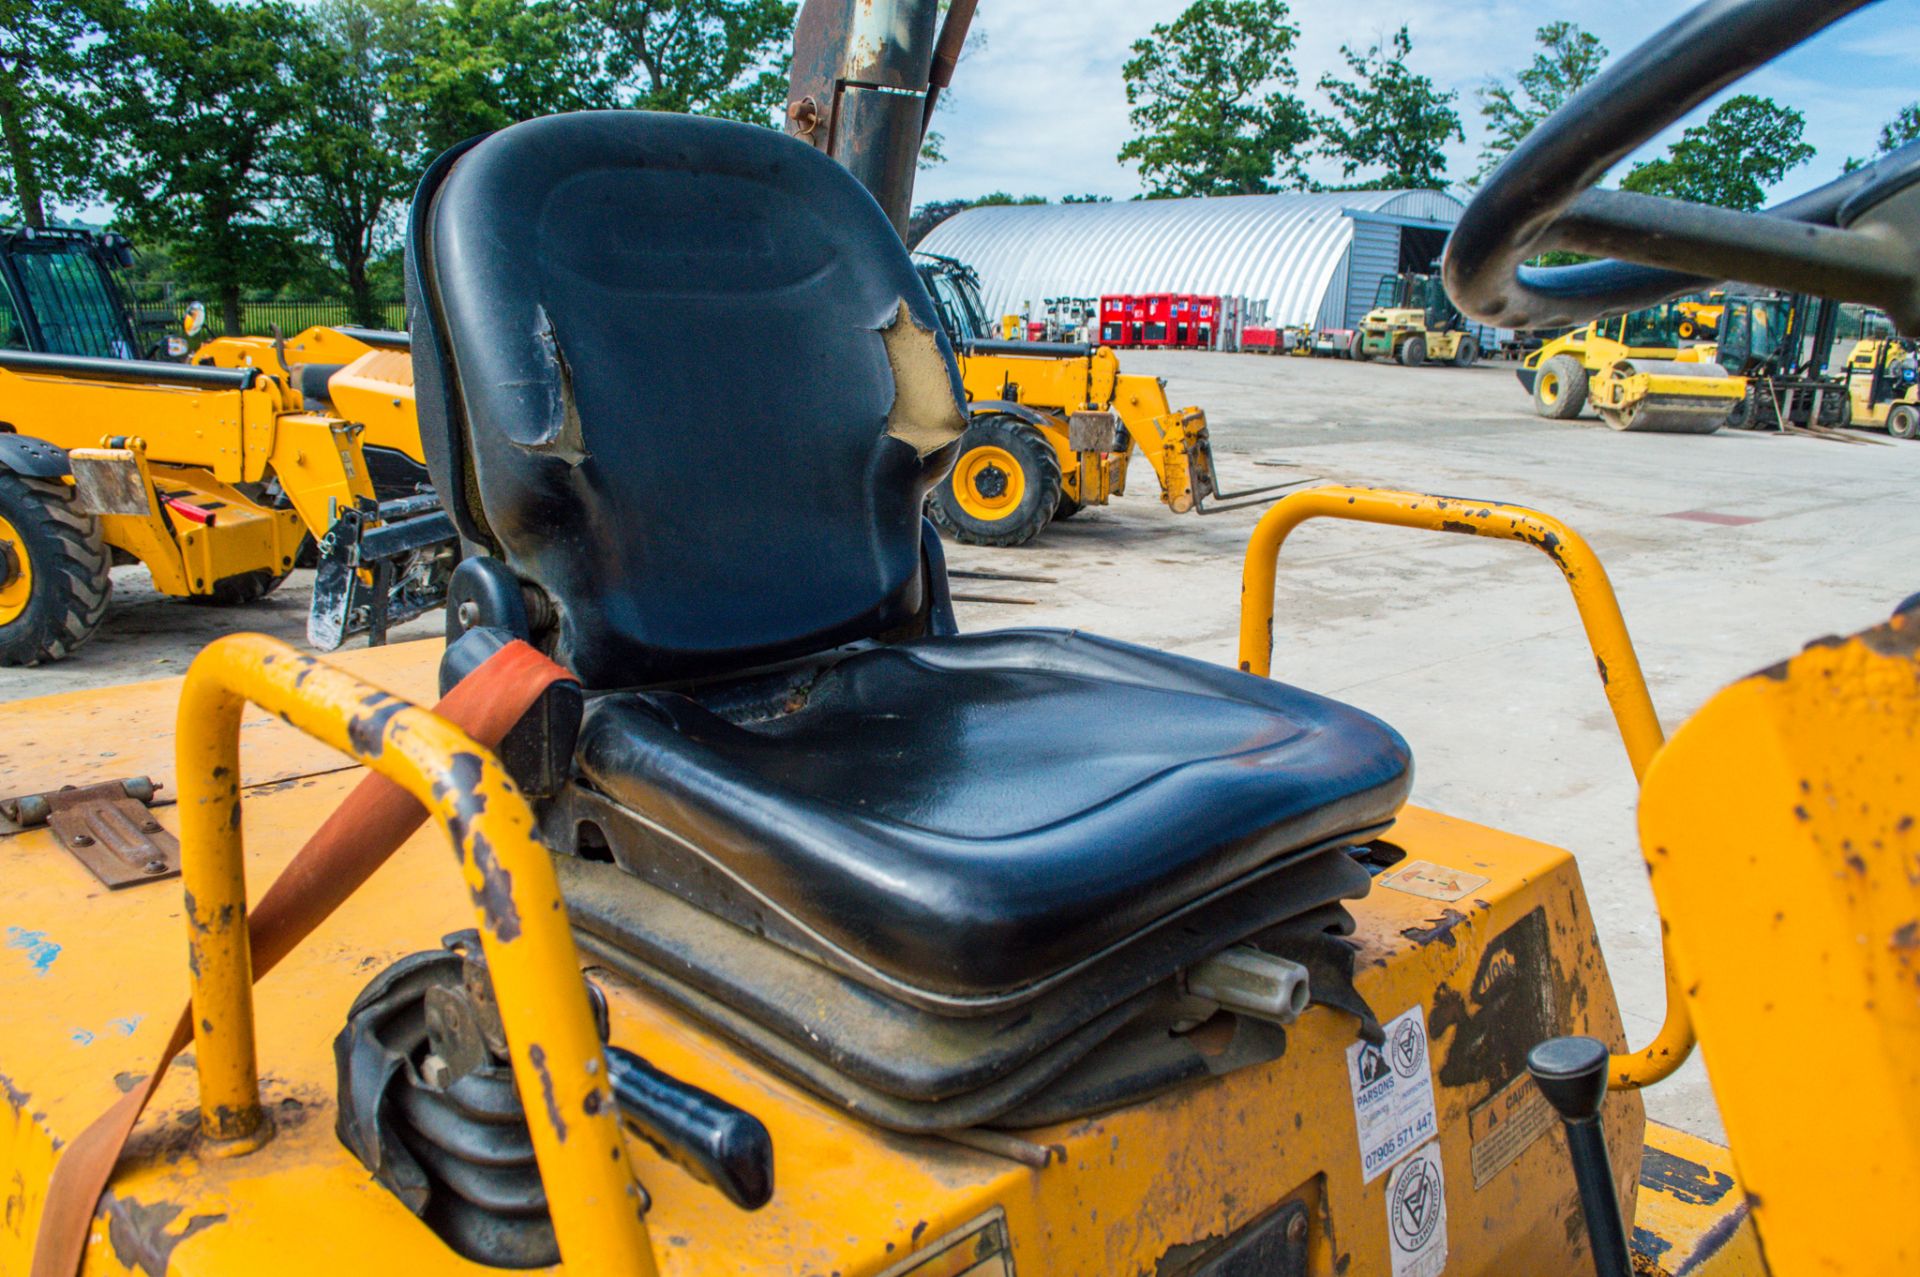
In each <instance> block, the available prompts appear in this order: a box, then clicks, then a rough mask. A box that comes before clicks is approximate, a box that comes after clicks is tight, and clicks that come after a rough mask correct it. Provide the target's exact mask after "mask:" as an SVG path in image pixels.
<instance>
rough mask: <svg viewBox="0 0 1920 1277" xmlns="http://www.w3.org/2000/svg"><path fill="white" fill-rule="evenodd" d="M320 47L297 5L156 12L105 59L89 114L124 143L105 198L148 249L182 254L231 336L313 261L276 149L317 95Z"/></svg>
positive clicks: (136, 17) (134, 17)
mask: <svg viewBox="0 0 1920 1277" xmlns="http://www.w3.org/2000/svg"><path fill="white" fill-rule="evenodd" d="M307 34H308V27H307V24H306V22H305V21H304V15H303V12H302V11H301V10H299V9H297V8H295V7H294V6H293V5H291V4H288V3H285V2H284V0H240V2H238V3H221V0H143V3H140V4H139V5H138V6H137V7H136V8H133V9H131V10H130V11H127V12H125V13H122V14H119V15H116V16H115V18H114V19H113V20H112V22H111V23H110V24H109V26H108V27H107V39H106V40H104V41H102V42H101V43H99V44H98V45H96V46H94V48H93V50H92V54H93V56H92V58H91V70H92V79H93V82H94V85H95V88H94V89H93V91H92V92H91V93H90V94H89V95H88V100H87V106H88V108H89V110H90V111H91V112H92V114H93V116H94V117H95V120H96V123H97V125H98V128H99V136H101V137H104V138H107V139H111V140H112V142H113V143H114V145H113V146H112V147H111V149H110V150H108V151H107V152H106V153H105V154H104V156H103V157H102V160H103V170H104V171H103V175H102V176H103V181H102V186H103V187H104V189H105V192H106V194H107V196H108V197H109V198H110V199H112V201H113V202H114V204H115V205H116V206H117V208H118V210H119V213H120V218H121V219H122V221H123V222H124V223H125V224H126V225H127V227H128V228H129V229H130V230H131V231H132V232H133V234H134V236H135V239H136V242H138V241H153V240H158V241H161V242H164V243H166V244H168V245H169V246H170V248H171V250H172V252H173V254H174V257H175V259H176V260H177V261H178V262H179V264H180V266H181V267H182V269H183V270H185V271H186V272H187V273H188V274H189V275H190V276H191V277H192V278H193V279H195V280H198V281H202V282H204V283H205V284H206V285H207V286H209V287H210V288H212V289H213V290H214V293H215V295H216V296H217V297H218V299H219V301H220V303H221V306H222V310H223V317H224V319H225V321H226V322H227V325H228V328H229V330H230V331H236V330H237V329H238V327H239V315H240V294H241V291H242V289H245V288H249V287H266V288H272V287H278V286H279V284H280V283H282V282H284V281H285V280H286V279H287V278H288V277H289V276H290V275H291V274H292V273H293V272H294V270H295V269H296V268H297V265H298V262H299V258H300V256H301V252H300V248H299V245H298V242H297V237H296V235H295V234H294V231H293V229H292V228H291V227H290V226H289V225H288V224H287V223H286V222H285V221H284V220H282V219H281V217H280V216H279V205H280V202H281V200H282V198H283V196H284V188H283V186H282V184H281V182H280V180H279V178H280V175H279V172H278V170H277V169H276V167H275V163H274V161H275V153H274V147H275V143H276V136H275V134H276V130H277V129H278V128H279V126H280V125H281V124H282V123H283V122H285V121H286V120H287V119H289V118H290V117H292V116H293V115H294V114H296V113H297V112H298V111H299V110H300V108H301V102H302V99H303V97H304V95H305V93H306V88H305V86H304V85H302V84H301V83H300V81H299V76H298V73H297V71H296V68H295V65H294V60H293V51H294V50H296V49H298V48H299V47H300V46H301V43H302V41H303V40H304V39H305V38H306V36H307Z"/></svg>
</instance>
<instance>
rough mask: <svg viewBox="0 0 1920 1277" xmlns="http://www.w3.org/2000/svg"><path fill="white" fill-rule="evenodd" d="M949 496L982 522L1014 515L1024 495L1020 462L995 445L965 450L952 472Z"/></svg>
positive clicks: (1025, 491)
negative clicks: (951, 485) (951, 488)
mask: <svg viewBox="0 0 1920 1277" xmlns="http://www.w3.org/2000/svg"><path fill="white" fill-rule="evenodd" d="M953 495H954V497H955V498H956V499H957V501H958V503H959V506H960V508H961V509H962V510H963V511H965V512H966V513H967V514H968V515H970V516H972V517H973V518H975V519H979V520H981V521H983V522H995V521H998V520H1000V519H1006V518H1010V517H1012V516H1013V515H1015V514H1017V513H1018V512H1019V509H1020V503H1021V501H1022V500H1023V499H1024V498H1025V497H1026V495H1027V476H1026V470H1025V469H1024V467H1022V465H1021V463H1020V459H1019V458H1018V457H1016V456H1014V455H1013V454H1012V453H1011V452H1009V451H1007V450H1006V449H1005V448H1002V447H1000V446H998V445H997V444H984V445H982V446H980V447H977V448H969V449H968V450H967V451H966V452H964V453H962V454H961V457H960V461H959V463H958V464H957V465H955V466H954V470H953Z"/></svg>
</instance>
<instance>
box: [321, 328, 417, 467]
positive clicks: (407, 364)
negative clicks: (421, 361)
mask: <svg viewBox="0 0 1920 1277" xmlns="http://www.w3.org/2000/svg"><path fill="white" fill-rule="evenodd" d="M327 392H328V394H329V395H331V396H332V399H333V407H334V410H335V411H336V412H338V413H339V414H340V415H341V416H342V417H345V418H346V419H347V420H348V421H352V422H356V423H358V424H360V425H362V426H365V427H366V433H365V434H364V435H363V436H362V437H361V440H360V441H361V443H362V444H363V445H366V446H370V447H381V448H392V449H394V450H395V451H396V452H402V453H405V454H406V455H407V456H409V457H411V458H412V459H413V460H415V461H417V462H419V463H420V464H421V465H425V464H426V463H427V459H426V453H425V452H423V451H422V450H421V447H420V421H419V418H418V417H417V416H416V415H415V406H414V390H413V356H412V355H410V354H408V353H407V352H406V351H404V350H368V351H367V352H366V353H365V354H363V355H361V356H360V357H359V358H357V359H355V360H354V361H353V362H352V363H350V364H348V365H347V366H346V367H345V368H342V369H341V370H340V371H339V372H337V373H335V374H333V376H331V377H329V378H328V379H327Z"/></svg>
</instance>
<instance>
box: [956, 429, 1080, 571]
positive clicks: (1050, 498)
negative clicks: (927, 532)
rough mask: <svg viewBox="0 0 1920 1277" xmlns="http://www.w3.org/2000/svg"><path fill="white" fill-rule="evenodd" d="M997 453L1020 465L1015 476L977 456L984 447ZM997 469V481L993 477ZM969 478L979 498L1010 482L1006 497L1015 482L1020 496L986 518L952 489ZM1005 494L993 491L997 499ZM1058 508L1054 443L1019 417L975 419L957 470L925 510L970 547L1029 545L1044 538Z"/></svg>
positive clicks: (963, 439)
mask: <svg viewBox="0 0 1920 1277" xmlns="http://www.w3.org/2000/svg"><path fill="white" fill-rule="evenodd" d="M988 448H991V449H996V450H997V451H998V453H999V454H1000V457H1001V458H1002V459H1005V461H1004V464H1012V465H1017V466H1018V467H1019V473H1018V474H1017V475H1012V474H1008V473H1007V472H1006V470H1005V469H1004V468H1003V464H1002V462H999V461H989V460H986V459H983V458H979V457H974V456H973V454H975V453H978V452H980V451H981V450H982V449H988ZM990 470H998V471H999V472H1000V473H999V475H998V477H997V478H996V477H995V476H994V475H993V474H991V473H989V471H990ZM969 474H971V475H972V476H973V477H972V480H971V482H972V483H973V485H974V489H975V492H974V496H975V499H976V500H977V499H978V498H979V496H980V495H981V494H982V493H985V492H986V490H987V488H988V487H990V486H992V485H993V484H995V483H1002V484H1006V485H1007V488H1003V489H1001V493H1004V492H1005V491H1007V490H1008V489H1009V488H1013V486H1014V485H1015V484H1017V485H1018V486H1017V489H1015V490H1017V492H1018V494H1019V495H1018V497H1017V499H1016V500H1014V501H1013V502H1012V503H1011V504H1009V505H1007V506H1006V507H1005V508H1004V509H1003V510H1001V511H999V512H997V513H996V514H994V515H993V516H992V517H983V516H982V515H981V514H979V513H976V512H974V511H969V510H968V509H966V508H965V506H963V505H962V504H961V498H960V495H959V493H957V492H956V491H955V488H954V485H955V484H956V483H957V482H961V481H962V476H964V475H969ZM1001 493H992V494H990V497H992V498H997V497H998V496H1000V495H1001ZM1059 507H1060V459H1059V457H1057V456H1056V455H1055V454H1054V451H1053V445H1052V444H1050V443H1048V442H1047V438H1046V436H1045V435H1043V434H1041V433H1040V431H1039V430H1038V429H1036V428H1035V427H1033V426H1031V425H1029V424H1028V423H1027V422H1024V421H1022V420H1020V419H1019V418H1018V417H1008V416H991V417H976V418H974V421H973V424H972V425H970V426H968V427H967V432H966V434H964V435H962V436H961V437H960V455H959V456H958V457H956V458H955V459H954V463H953V470H952V472H951V473H949V474H948V475H947V477H946V478H944V479H942V480H941V481H940V482H939V484H938V485H936V486H935V488H934V490H933V496H932V497H931V498H930V499H929V500H928V502H927V512H928V513H929V514H931V515H932V516H933V521H934V523H935V524H937V525H938V526H940V527H941V528H942V529H944V530H946V531H948V532H951V533H952V534H953V535H954V536H955V537H957V538H958V539H959V540H961V541H964V542H966V543H967V544H968V545H997V546H1013V545H1025V544H1026V543H1027V542H1029V541H1031V540H1033V539H1034V538H1035V537H1037V536H1039V535H1040V531H1041V529H1043V528H1045V527H1046V526H1047V524H1048V523H1049V522H1050V521H1051V520H1052V519H1053V513H1054V511H1055V510H1057V509H1059Z"/></svg>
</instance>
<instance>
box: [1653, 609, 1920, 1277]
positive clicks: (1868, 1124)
mask: <svg viewBox="0 0 1920 1277" xmlns="http://www.w3.org/2000/svg"><path fill="white" fill-rule="evenodd" d="M1916 759H1920V616H1916V615H1915V614H1913V613H1907V614H1905V615H1903V616H1901V617H1896V618H1895V619H1894V620H1893V621H1892V622H1890V623H1889V624H1887V625H1884V626H1881V627H1879V628H1878V629H1874V630H1869V631H1867V632H1866V633H1864V634H1861V635H1858V636H1856V637H1854V638H1850V639H1845V640H1837V639H1830V640H1826V641H1823V642H1819V643H1816V644H1813V645H1812V646H1810V647H1808V648H1807V650H1806V651H1804V652H1802V653H1801V654H1800V655H1798V656H1796V657H1794V658H1793V659H1791V660H1789V661H1786V662H1783V663H1782V664H1780V665H1778V666H1775V667H1774V668H1772V669H1769V670H1766V671H1763V672H1762V673H1760V674H1756V675H1754V676H1752V677H1751V678H1748V679H1745V680H1743V681H1742V682H1739V683H1736V684H1734V685H1733V686H1732V687H1729V688H1727V689H1726V690H1725V691H1723V692H1721V693H1720V694H1718V695H1717V696H1715V697H1714V698H1713V699H1712V700H1710V701H1709V702H1707V704H1706V706H1705V707H1704V708H1702V709H1701V710H1700V712H1699V713H1697V714H1695V715H1694V716H1693V718H1692V719H1690V720H1689V721H1688V722H1687V723H1686V725H1685V726H1683V727H1682V728H1681V729H1680V730H1679V731H1678V732H1677V733H1675V735H1674V738H1673V740H1672V741H1671V742H1670V743H1669V744H1668V745H1667V747H1666V748H1665V749H1664V750H1663V751H1662V752H1661V754H1660V756H1659V758H1657V759H1656V760H1655V762H1654V766H1653V768H1652V770H1651V771H1650V772H1649V774H1648V776H1647V779H1646V785H1645V789H1644V791H1643V794H1642V798H1641V805H1640V834H1641V846H1642V848H1643V849H1644V851H1645V854H1646V859H1647V868H1648V871H1649V873H1651V875H1652V879H1653V890H1654V895H1655V897H1656V899H1657V900H1658V901H1659V904H1660V913H1661V917H1662V918H1663V919H1664V920H1665V922H1666V925H1667V928H1668V932H1669V939H1670V944H1671V949H1672V959H1671V960H1672V962H1673V963H1674V965H1675V968H1676V969H1677V972H1678V975H1679V977H1680V979H1681V981H1682V982H1683V986H1684V988H1685V990H1686V998H1687V1002H1688V1005H1689V1007H1690V1008H1691V1010H1692V1013H1693V1018H1694V1020H1695V1022H1696V1023H1697V1025H1698V1026H1699V1031H1700V1039H1701V1044H1702V1048H1703V1050H1704V1052H1705V1055H1706V1061H1707V1070H1708V1073H1709V1074H1710V1075H1711V1076H1712V1078H1713V1083H1714V1094H1715V1097H1716V1099H1717V1100H1718V1102H1719V1106H1720V1112H1721V1115H1722V1116H1723V1118H1724V1119H1725V1121H1726V1126H1727V1134H1728V1138H1729V1142H1730V1144H1731V1146H1732V1148H1733V1150H1734V1156H1735V1159H1736V1161H1737V1164H1738V1166H1739V1168H1740V1176H1739V1178H1740V1181H1741V1183H1742V1184H1743V1185H1744V1186H1745V1188H1746V1190H1747V1193H1748V1197H1749V1201H1750V1202H1751V1204H1752V1208H1753V1214H1754V1221H1755V1225H1756V1227H1757V1228H1758V1230H1759V1234H1760V1239H1761V1241H1762V1243H1763V1244H1764V1246H1765V1248H1766V1254H1767V1259H1768V1262H1769V1263H1770V1264H1771V1265H1772V1266H1773V1270H1774V1271H1775V1272H1777V1273H1782V1274H1788V1273H1811V1272H1849V1273H1911V1272H1915V1271H1920V1233H1916V1231H1915V1230H1914V1228H1913V1224H1912V1213H1913V1202H1914V1201H1915V1200H1916V1197H1917V1196H1920V1107H1917V1106H1916V1105H1915V1103H1914V1096H1915V1095H1917V1094H1920V997H1916V995H1915V986H1916V983H1920V870H1917V869H1916V866H1920V765H1916Z"/></svg>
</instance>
